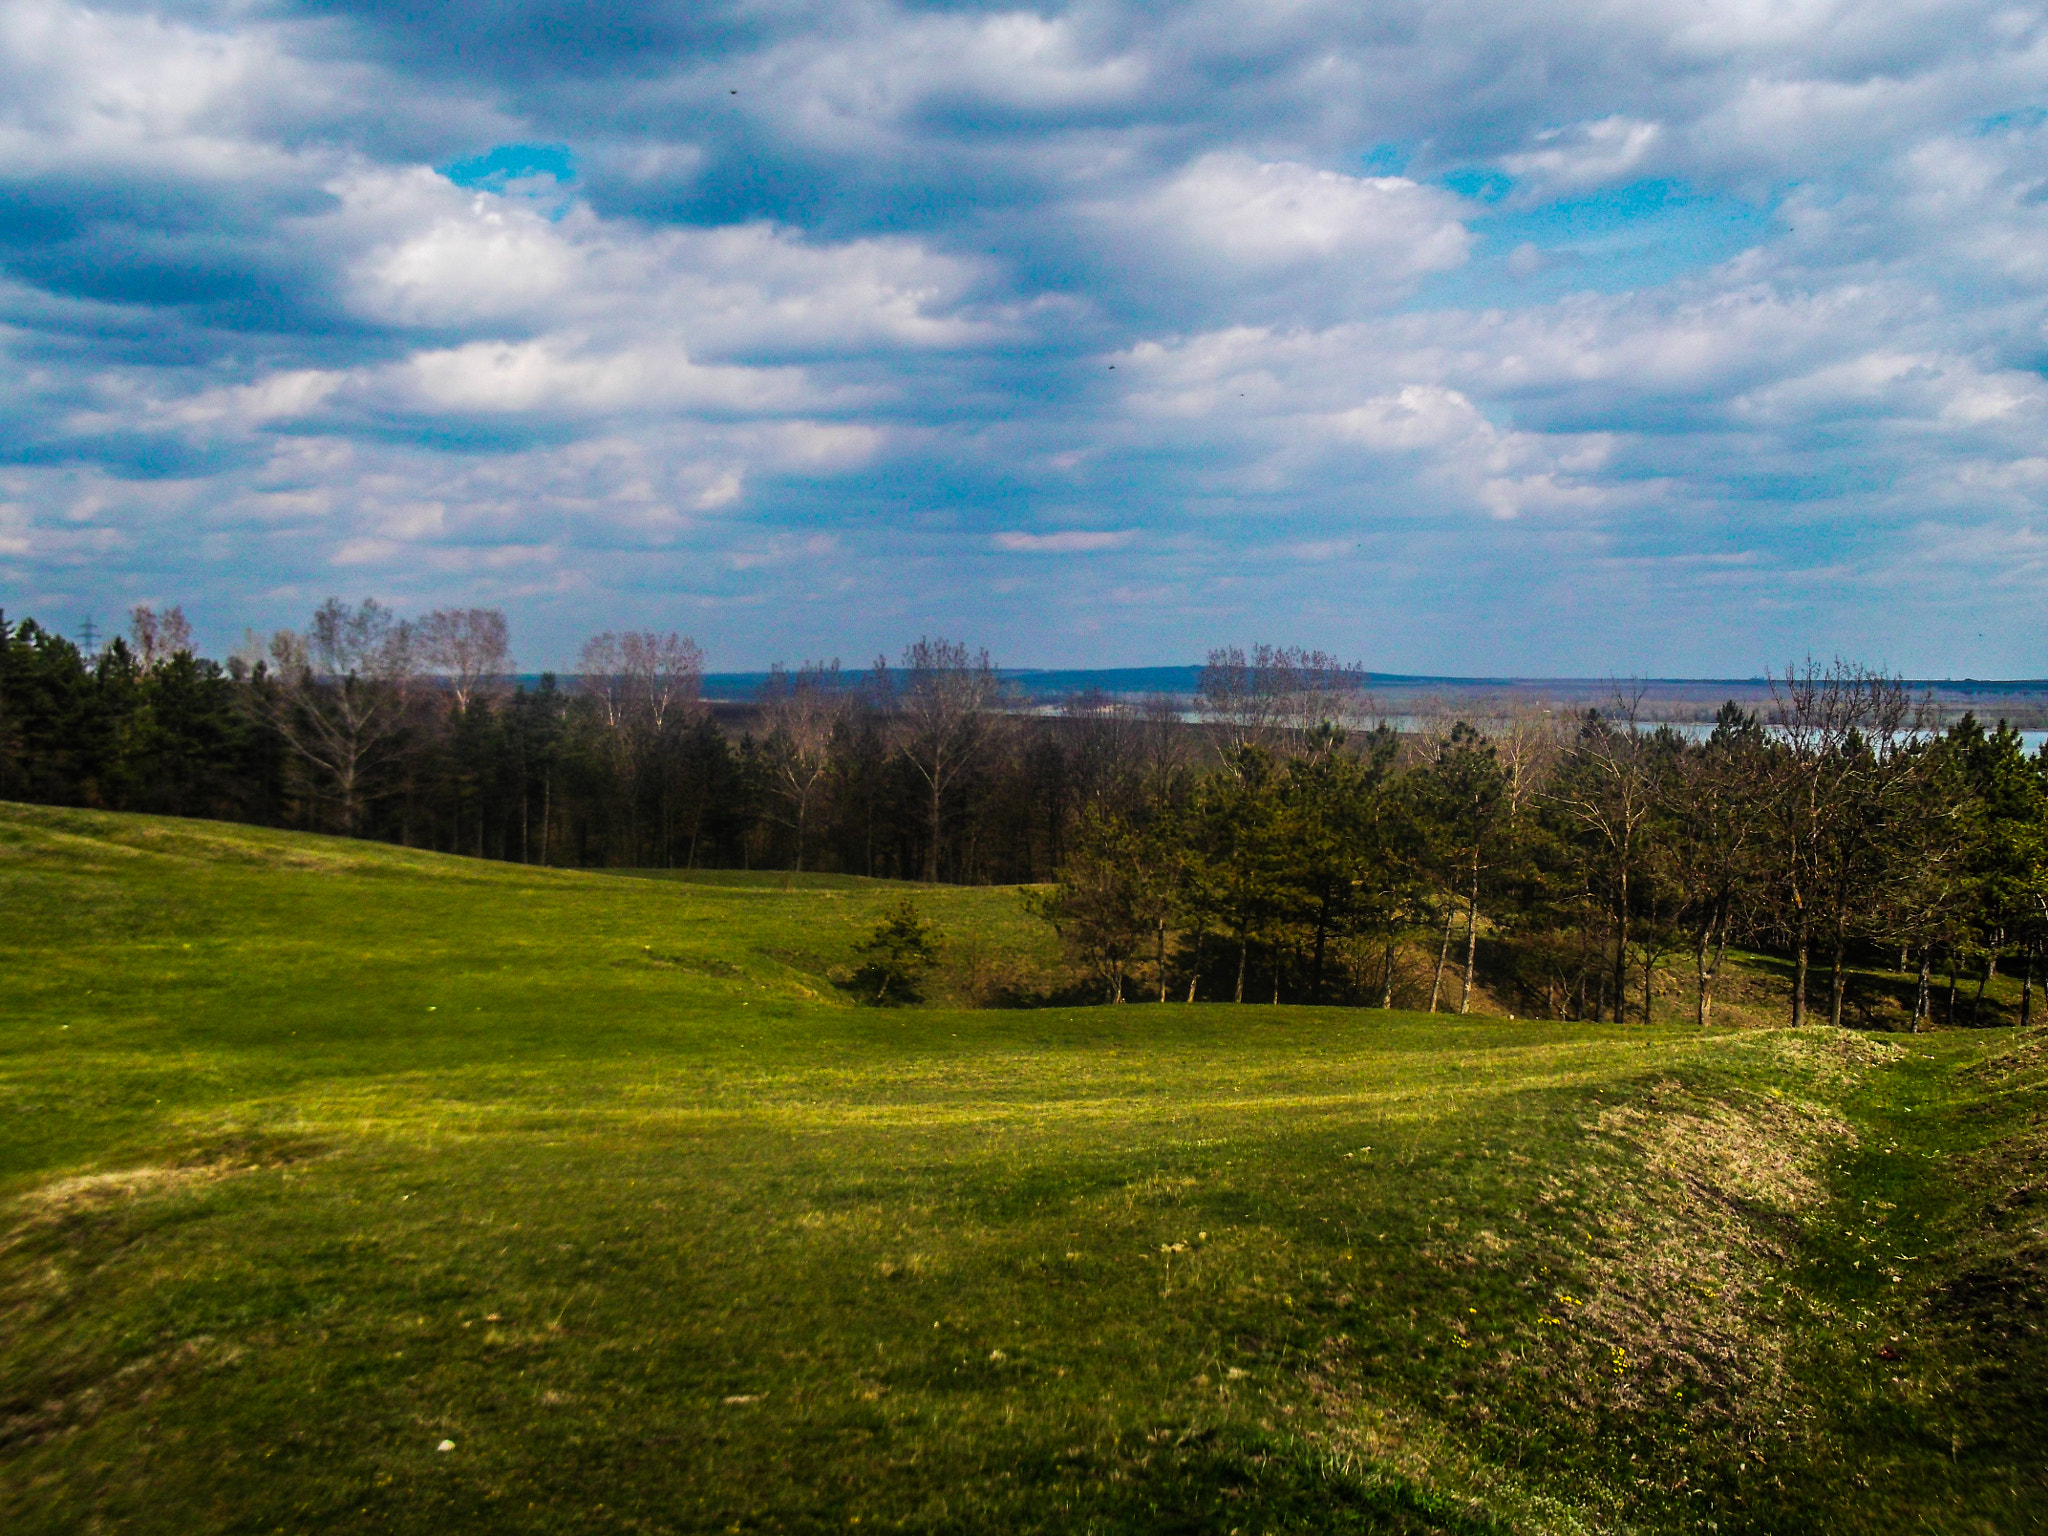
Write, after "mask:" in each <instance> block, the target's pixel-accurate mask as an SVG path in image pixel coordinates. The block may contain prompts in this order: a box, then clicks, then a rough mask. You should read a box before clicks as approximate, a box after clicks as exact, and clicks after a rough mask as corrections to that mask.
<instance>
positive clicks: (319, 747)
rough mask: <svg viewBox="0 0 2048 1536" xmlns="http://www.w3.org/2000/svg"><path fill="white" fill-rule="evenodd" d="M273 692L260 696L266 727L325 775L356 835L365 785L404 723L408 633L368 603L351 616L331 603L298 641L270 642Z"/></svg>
mask: <svg viewBox="0 0 2048 1536" xmlns="http://www.w3.org/2000/svg"><path fill="white" fill-rule="evenodd" d="M269 650H270V657H269V660H270V663H271V665H272V667H273V671H274V675H275V678H276V684H277V686H276V687H275V689H274V690H272V691H270V692H268V693H266V694H265V695H264V698H266V699H267V700H268V701H269V709H270V715H271V719H272V722H273V723H274V724H275V725H276V727H277V729H278V732H279V734H280V735H282V736H283V737H284V739H285V742H286V743H287V744H288V745H289V746H290V747H291V749H292V751H294V752H295V753H297V754H298V755H299V757H300V758H302V759H303V760H304V761H305V762H306V763H307V764H308V765H309V766H311V767H312V768H313V769H314V770H315V771H316V772H318V773H322V774H324V775H326V777H327V778H328V780H329V781H330V783H331V785H332V788H333V793H334V796H335V799H336V801H337V803H338V804H339V806H340V808H341V821H342V827H343V830H345V831H348V832H353V831H355V828H356V822H357V819H358V817H359V816H360V814H361V811H362V797H363V791H364V780H365V777H366V775H367V773H368V771H369V770H370V768H371V767H372V766H373V765H374V763H375V760H376V758H377V756H378V754H379V753H380V752H382V750H383V749H384V748H385V746H386V745H388V744H389V742H390V741H391V739H392V738H393V737H394V736H396V735H397V733H398V731H399V729H400V727H401V726H402V725H403V723H404V711H405V700H406V693H407V690H408V687H409V685H410V683H411V682H412V679H413V677H414V674H415V670H416V666H417V661H416V647H415V644H414V636H413V632H412V626H411V625H409V624H406V623H403V622H401V621H400V620H399V619H398V618H397V617H396V616H395V615H394V614H393V613H392V612H391V610H390V609H388V608H386V607H385V606H384V605H383V604H381V603H379V602H378V601H376V599H374V598H365V599H364V600H363V602H362V603H361V604H360V605H359V606H358V607H355V608H351V607H349V605H348V604H346V603H344V602H342V601H341V599H340V598H337V597H330V598H329V599H327V601H326V602H324V603H322V604H321V605H320V607H319V608H318V609H317V610H315V612H314V614H313V622H312V624H311V625H310V626H308V628H307V630H306V632H305V633H304V634H303V635H298V634H294V633H292V632H291V631H290V630H280V631H279V632H278V633H277V634H275V635H273V636H271V638H270V647H269Z"/></svg>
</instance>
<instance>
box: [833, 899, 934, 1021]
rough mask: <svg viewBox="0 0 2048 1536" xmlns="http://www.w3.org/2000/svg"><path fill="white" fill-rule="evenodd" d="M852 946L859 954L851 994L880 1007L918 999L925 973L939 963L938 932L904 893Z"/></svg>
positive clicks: (921, 994)
mask: <svg viewBox="0 0 2048 1536" xmlns="http://www.w3.org/2000/svg"><path fill="white" fill-rule="evenodd" d="M854 949H855V951H856V952H857V953H859V954H860V955H861V957H862V959H861V962H860V964H859V965H857V966H855V967H854V971H853V983H852V984H853V990H854V993H855V995H856V996H858V997H859V998H860V1000H861V1001H862V1002H864V1003H872V1004H874V1005H875V1006H877V1007H882V1008H892V1007H895V1006H897V1005H898V1004H901V1003H915V1002H918V1001H920V1000H921V999H922V997H923V993H922V992H921V991H920V988H921V987H922V986H923V985H924V979H925V976H926V974H927V973H928V972H929V971H930V970H931V968H932V967H933V966H935V965H937V964H938V962H939V951H938V935H937V934H936V933H935V932H934V931H933V929H932V925H931V924H930V923H927V922H926V921H925V920H924V919H923V918H921V917H919V916H918V913H917V903H916V902H915V901H913V900H911V899H910V898H909V897H908V896H906V897H904V898H903V900H902V901H900V902H899V903H897V905H896V907H895V909H894V910H893V911H891V912H890V913H889V914H888V915H887V916H886V917H884V918H883V919H882V920H881V921H880V922H879V923H877V924H875V931H874V932H873V933H871V934H869V935H868V936H867V937H866V938H865V939H862V940H861V941H860V942H859V943H858V944H856V945H854Z"/></svg>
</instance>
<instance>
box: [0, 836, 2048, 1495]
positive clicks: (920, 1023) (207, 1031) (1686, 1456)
mask: <svg viewBox="0 0 2048 1536" xmlns="http://www.w3.org/2000/svg"><path fill="white" fill-rule="evenodd" d="M905 889H906V888H905V887H901V886H894V885H889V884H886V883H882V882H847V881H840V880H828V879H801V878H800V879H794V880H791V881H788V882H787V883H786V885H785V882H784V881H783V880H782V877H781V876H779V875H767V876H761V875H756V876H751V877H733V876H730V875H721V876H718V877H715V878H705V877H685V878H659V879H624V878H618V877H614V876H605V875H595V874H583V873H570V872H559V871H545V870H531V869H521V868H517V867H508V866H503V865H490V864H483V863H478V862H473V861H464V860H457V859H452V858H445V857H439V856H433V855H426V854H419V853H411V852H406V851H403V850H396V849H389V848H382V847H376V846H369V845H361V844H352V843H343V842H337V841H332V840H325V839H316V838H306V837H297V836H291V835H286V834H280V833H269V832H262V831H253V830H248V829H241V828H227V827H220V826H212V825H207V824H200V823H183V822H173V821H161V820H150V819H146V818H137V817H115V816H103V815H94V814H89V813H79V812H65V811H52V810H44V809H31V808H26V807H0V1126H4V1127H5V1131H4V1137H0V1233H4V1236H0V1510H4V1511H5V1512H6V1514H7V1522H6V1524H7V1529H8V1530H9V1531H10V1532H38V1531H75V1530H89V1529H105V1530H116V1529H118V1530H137V1531H153V1530H167V1531H189V1530H193V1529H209V1530H213V1529H218V1530H224V1531H250V1532H255V1531H277V1530H286V1531H324V1530H334V1529H365V1530H419V1531H448V1530H462V1529H469V1530H482V1529H488V1530H493V1531H498V1530H504V1531H543V1530H546V1531H555V1530H567V1529H575V1530H586V1529H589V1530H597V1529H619V1530H637V1531H700V1530H702V1531H725V1530H733V1529H738V1530H743V1531H756V1530H783V1531H826V1530H832V1531H860V1530H866V1529H872V1528H877V1527H879V1528H884V1529H908V1530H918V1531H980V1530H1006V1529H1007V1530H1046V1531H1054V1530H1058V1531H1069V1530H1101V1531H1110V1530H1122V1531H1133V1532H1136V1531H1187V1532H1195V1531H1215V1532H1218V1533H1219V1536H1221V1533H1226V1532H1230V1531H1238V1532H1241V1533H1244V1536H1249V1533H1251V1532H1270V1531H1361V1532H1363V1531H1417V1532H1419V1531H1428V1530H1436V1531H1467V1532H1479V1531H1496V1530H1529V1531H1552V1530H1555V1531H1575V1530H1613V1531H1622V1530H1642V1531H1674V1532H1675V1531H1695V1530H1717V1531H1724V1532H1734V1531H1758V1532H1764V1531H1771V1532H1776V1531H1792V1530H1829V1531H1842V1532H1858V1531H1868V1532H1881V1531H1894V1530H1907V1529H1913V1530H1922V1529H1924V1530H1934V1531H1955V1532H1978V1531H1983V1532H1990V1531H2008V1530H2021V1529H2031V1528H2034V1526H2036V1525H2038V1524H2040V1523H2042V1521H2043V1516H2042V1515H2041V1514H2040V1512H2039V1511H2040V1510H2042V1509H2043V1508H2044V1507H2048V1504H2044V1499H2043V1496H2044V1493H2048V1489H2044V1487H2043V1482H2044V1479H2043V1475H2042V1472H2041V1468H2042V1466H2043V1465H2044V1463H2048V1454H2044V1453H2048V1432H2044V1431H2048V1426H2044V1423H2043V1412H2044V1407H2043V1405H2044V1394H2043V1387H2044V1384H2048V1357H2044V1354H2043V1350H2042V1347H2041V1343H2040V1337H2041V1336H2040V1332H2039V1329H2040V1324H2041V1321H2042V1316H2043V1311H2042V1306H2043V1300H2044V1291H2043V1287H2042V1283H2041V1275H2042V1266H2043V1251H2044V1247H2048V1244H2044V1241H2043V1234H2042V1227H2041V1221H2042V1218H2041V1210H2042V1208H2043V1207H2042V1206H2041V1205H2040V1204H2039V1203H2037V1202H2038V1201H2039V1191H2040V1189H2041V1185H2042V1181H2043V1170H2044V1169H2048V1141H2044V1138H2043V1134H2042V1131H2041V1128H2040V1126H2039V1124H2038V1119H2039V1110H2038V1105H2039V1104H2040V1102H2041V1089H2042V1086H2043V1085H2044V1083H2048V1039H2044V1038H2042V1037H2041V1036H2039V1035H2033V1036H2030V1037H2029V1038H2027V1039H2026V1040H2024V1041H2022V1042H2020V1043H2019V1045H2018V1048H2017V1049H2009V1047H2013V1046H2014V1037H2013V1036H2012V1034H2011V1033H2010V1032H2009V1031H1999V1032H1990V1031H1980V1032H1972V1033H1968V1034H1965V1033H1961V1032H1958V1033H1955V1034H1943V1035H1935V1036H1927V1037H1918V1038H1904V1039H1879V1038H1872V1037H1867V1036H1862V1035H1835V1034H1831V1033H1829V1032H1828V1031H1826V1030H1824V1029H1817V1030H1807V1031H1803V1032H1800V1033H1798V1034H1794V1033H1792V1032H1789V1031H1748V1032H1724V1033H1715V1034H1710V1035H1707V1036H1701V1035H1699V1034H1697V1033H1694V1032H1691V1031H1688V1030H1685V1029H1680V1028H1671V1029H1666V1028H1658V1029H1654V1030H1647V1029H1643V1028H1640V1027H1627V1028H1616V1027H1599V1026H1586V1025H1562V1024H1544V1023H1515V1024H1508V1023H1503V1022H1497V1021H1488V1020H1478V1019H1467V1020H1456V1021H1453V1020H1450V1019H1446V1018H1425V1017H1420V1016H1415V1015H1406V1014H1384V1013H1379V1012H1377V1011H1345V1010H1335V1009H1327V1010H1326V1009H1309V1008H1270V1007H1255V1006H1254V1007H1245V1008H1233V1007H1228V1006H1220V1005H1218V1006H1196V1007H1182V1006H1166V1007H1157V1006H1153V1007H1124V1008H1062V1009H1036V1010H1019V1009H1008V1010H1003V1009H982V1010H978V1011H976V1010H964V1009H958V1008H949V1007H943V1006H928V1007H923V1008H915V1009H904V1010H892V1011H882V1010H870V1009H860V1008H855V1007H853V1006H851V1005H850V1004H849V1002H848V1001H847V999H846V997H845V994H844V993H843V992H842V991H841V990H840V989H839V988H837V987H836V986H835V985H834V984H833V981H832V979H831V977H832V973H833V972H834V971H835V969H839V968H843V967H844V966H845V965H846V964H847V963H848V962H849V961H850V959H851V958H852V944H853V942H854V940H855V939H856V938H858V937H860V936H861V935H862V934H863V933H865V932H866V931H867V930H868V929H869V928H871V927H872V925H873V923H874V922H875V920H876V919H877V917H878V916H879V915H880V914H881V912H882V911H883V910H885V909H886V908H887V907H888V906H889V905H890V904H892V903H893V902H894V901H896V900H898V899H900V898H901V895H902V894H903V892H904V890H905ZM915 889H916V894H917V896H918V899H919V901H920V903H921V904H922V905H923V906H924V908H925V910H926V912H927V915H929V916H932V917H934V918H935V919H936V920H937V921H938V923H939V925H940V927H941V928H942V930H944V931H945V932H946V934H947V935H948V939H949V946H950V951H951V956H952V958H951V959H950V960H949V969H948V973H947V975H946V976H945V977H943V978H942V979H941V985H940V987H939V989H938V992H937V994H936V997H937V998H938V999H941V1000H942V999H943V998H945V997H949V996H957V995H962V994H963V993H964V992H965V991H967V990H971V989H972V988H973V987H976V986H979V985H982V984H983V982H984V981H985V980H986V977H987V975H989V974H998V975H1002V976H1009V977H1013V978H1014V977H1015V976H1020V975H1039V974H1042V973H1047V972H1049V971H1050V969H1051V968H1052V967H1054V966H1055V964H1056V957H1055V955H1054V952H1053V950H1052V948H1051V947H1050V945H1049V943H1048V941H1047V939H1046V936H1045V935H1044V933H1043V931H1042V928H1041V927H1040V926H1039V925H1036V924H1034V923H1032V922H1031V921H1030V920H1029V919H1028V918H1027V917H1025V916H1024V914H1023V912H1022V909H1021V906H1020V904H1019V903H1018V902H1017V900H1016V897H1015V894H1014V893H1012V892H1006V891H990V890H947V889H929V890H926V889H923V888H915ZM963 955H965V956H967V957H968V958H967V959H965V960H963V959H962V958H961V957H962V956H963ZM976 978H981V979H980V980H977V979H976ZM1005 985H1007V983H1005ZM444 1440H447V1441H452V1442H453V1449H451V1450H447V1451H440V1450H437V1449H436V1447H437V1446H438V1445H440V1443H441V1442H443V1441H444Z"/></svg>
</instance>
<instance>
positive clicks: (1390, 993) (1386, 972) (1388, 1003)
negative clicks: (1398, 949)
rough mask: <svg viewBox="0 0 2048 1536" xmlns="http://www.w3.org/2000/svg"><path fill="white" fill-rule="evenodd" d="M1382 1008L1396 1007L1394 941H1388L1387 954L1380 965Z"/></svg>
mask: <svg viewBox="0 0 2048 1536" xmlns="http://www.w3.org/2000/svg"><path fill="white" fill-rule="evenodd" d="M1380 1006H1381V1007H1382V1008H1392V1007H1393V1006H1394V941H1393V940H1392V939H1389V940H1387V952H1386V954H1385V956H1384V957H1382V960H1381V963H1380Z"/></svg>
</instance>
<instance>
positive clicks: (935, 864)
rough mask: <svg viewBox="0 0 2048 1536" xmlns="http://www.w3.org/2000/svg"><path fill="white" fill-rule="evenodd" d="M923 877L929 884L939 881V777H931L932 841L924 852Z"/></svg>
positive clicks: (935, 775)
mask: <svg viewBox="0 0 2048 1536" xmlns="http://www.w3.org/2000/svg"><path fill="white" fill-rule="evenodd" d="M924 877H925V879H926V880H927V881H929V882H930V883H931V884H933V885H936V884H938V881H939V776H938V775H937V774H936V773H935V774H933V775H932V840H931V842H930V843H929V844H928V845H926V847H925V851H924Z"/></svg>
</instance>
